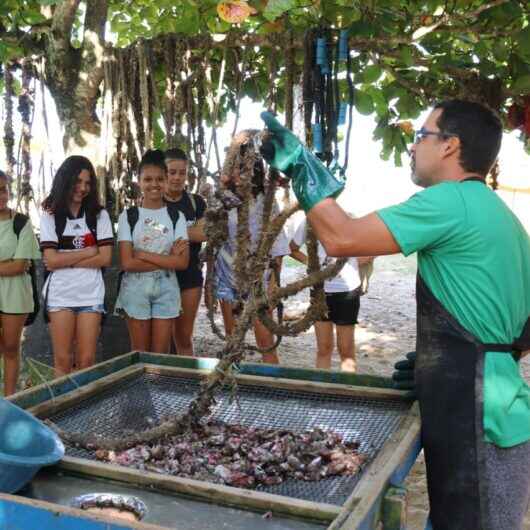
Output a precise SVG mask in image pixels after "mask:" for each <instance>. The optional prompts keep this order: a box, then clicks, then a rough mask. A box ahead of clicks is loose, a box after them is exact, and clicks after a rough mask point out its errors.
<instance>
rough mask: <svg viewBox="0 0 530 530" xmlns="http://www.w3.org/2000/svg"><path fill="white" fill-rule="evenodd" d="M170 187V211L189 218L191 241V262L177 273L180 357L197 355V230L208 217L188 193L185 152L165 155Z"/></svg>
mask: <svg viewBox="0 0 530 530" xmlns="http://www.w3.org/2000/svg"><path fill="white" fill-rule="evenodd" d="M165 161H166V167H167V187H166V193H165V196H164V198H165V201H166V204H167V207H168V208H177V209H178V210H179V211H180V212H181V213H182V214H183V215H184V217H185V220H186V225H187V230H188V237H189V240H190V251H189V253H190V261H189V265H188V267H187V268H186V269H184V270H178V271H177V280H178V283H179V287H180V298H181V304H182V313H181V314H180V315H179V316H178V317H177V318H176V319H175V323H174V325H173V341H174V344H175V351H176V353H177V354H178V355H193V326H194V323H195V318H196V317H197V311H198V309H199V304H200V301H201V293H202V286H203V282H204V279H203V274H202V267H201V263H200V259H199V253H200V251H201V242H202V241H203V240H204V239H203V237H202V231H198V230H195V227H196V226H197V223H198V221H199V220H200V219H202V218H203V217H204V212H205V211H206V202H205V201H204V199H203V198H202V197H201V196H200V195H198V194H196V193H190V192H188V191H186V182H187V179H188V157H187V156H186V153H184V151H182V150H181V149H168V150H167V151H166V153H165Z"/></svg>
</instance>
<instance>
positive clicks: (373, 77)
mask: <svg viewBox="0 0 530 530" xmlns="http://www.w3.org/2000/svg"><path fill="white" fill-rule="evenodd" d="M381 73H382V72H381V68H379V66H377V65H376V64H370V65H369V66H367V67H366V68H365V69H364V71H363V81H364V82H365V83H375V82H376V81H377V80H378V79H379V78H380V77H381Z"/></svg>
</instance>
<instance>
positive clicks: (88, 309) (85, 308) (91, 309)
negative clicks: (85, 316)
mask: <svg viewBox="0 0 530 530" xmlns="http://www.w3.org/2000/svg"><path fill="white" fill-rule="evenodd" d="M47 311H48V313H57V312H58V311H71V312H72V313H75V314H76V315H77V314H78V313H101V314H104V313H105V306H104V305H103V304H95V305H82V306H79V307H63V306H50V305H49V306H48V308H47Z"/></svg>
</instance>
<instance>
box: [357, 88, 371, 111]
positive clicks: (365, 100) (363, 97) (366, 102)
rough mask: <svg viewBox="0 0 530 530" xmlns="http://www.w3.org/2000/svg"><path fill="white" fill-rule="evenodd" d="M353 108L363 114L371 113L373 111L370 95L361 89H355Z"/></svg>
mask: <svg viewBox="0 0 530 530" xmlns="http://www.w3.org/2000/svg"><path fill="white" fill-rule="evenodd" d="M355 108H356V109H357V110H358V111H359V112H360V113H361V114H364V115H365V116H367V115H369V114H372V112H373V111H374V102H373V100H372V97H371V96H370V95H369V94H367V93H366V92H363V91H362V90H355Z"/></svg>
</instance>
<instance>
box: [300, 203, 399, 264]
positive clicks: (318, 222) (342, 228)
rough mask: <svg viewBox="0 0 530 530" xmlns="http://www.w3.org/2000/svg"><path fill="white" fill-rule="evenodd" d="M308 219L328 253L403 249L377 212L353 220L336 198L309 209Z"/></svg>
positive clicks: (359, 253) (354, 254) (370, 253)
mask: <svg viewBox="0 0 530 530" xmlns="http://www.w3.org/2000/svg"><path fill="white" fill-rule="evenodd" d="M307 220H308V221H309V222H310V223H311V227H312V228H313V231H314V233H315V235H316V237H317V239H318V240H319V241H320V242H321V243H322V245H323V246H324V248H325V250H326V254H327V255H328V256H331V257H350V256H352V257H357V256H383V255H387V254H397V253H399V252H401V249H400V248H399V245H398V244H397V242H396V240H395V239H394V237H393V236H392V234H391V232H390V231H389V230H388V228H387V227H386V225H385V223H384V222H383V221H382V220H381V218H380V217H379V216H378V215H377V214H376V213H371V214H368V215H365V216H364V217H360V218H358V219H352V218H351V217H350V216H349V215H348V214H347V213H346V212H345V211H344V210H343V209H342V208H341V207H340V206H339V205H338V204H337V203H336V201H335V200H334V199H329V198H328V199H324V200H323V201H321V202H319V203H318V204H317V205H316V206H314V207H313V208H311V210H309V212H308V213H307Z"/></svg>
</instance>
